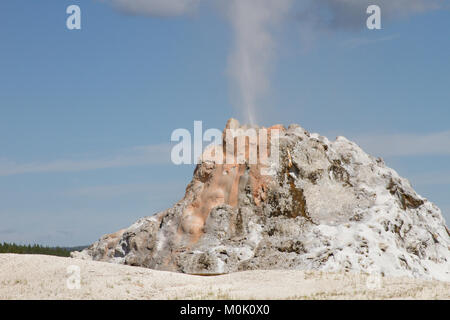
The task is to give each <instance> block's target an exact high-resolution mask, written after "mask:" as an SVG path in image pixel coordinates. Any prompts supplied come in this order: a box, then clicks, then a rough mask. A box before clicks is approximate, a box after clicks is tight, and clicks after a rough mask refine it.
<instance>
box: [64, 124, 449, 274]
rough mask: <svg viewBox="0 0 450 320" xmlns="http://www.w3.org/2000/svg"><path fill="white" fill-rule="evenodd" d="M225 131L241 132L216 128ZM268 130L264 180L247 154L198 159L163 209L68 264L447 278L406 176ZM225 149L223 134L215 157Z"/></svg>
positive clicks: (347, 152)
mask: <svg viewBox="0 0 450 320" xmlns="http://www.w3.org/2000/svg"><path fill="white" fill-rule="evenodd" d="M237 128H243V129H248V127H246V126H240V125H239V123H238V122H237V121H236V120H229V121H228V123H227V127H226V129H237ZM274 129H277V130H279V133H280V137H279V157H278V159H279V161H275V162H273V163H269V165H268V166H269V167H270V168H271V169H272V170H273V172H272V174H271V175H262V174H261V169H263V168H262V167H263V165H261V164H259V163H258V164H250V163H249V161H248V160H249V158H248V153H247V152H246V154H245V160H246V161H244V163H240V164H238V163H236V164H221V163H217V162H215V161H213V160H204V161H202V162H201V163H200V164H199V165H197V167H196V169H195V172H194V177H193V179H192V181H191V183H190V184H189V185H188V186H187V188H186V194H185V196H184V198H183V199H182V200H181V201H179V202H178V203H177V204H175V205H174V206H173V207H172V208H170V209H168V210H166V211H163V212H160V213H158V214H155V215H153V216H150V217H146V218H142V219H140V220H139V221H137V222H136V223H135V224H133V225H132V226H131V227H129V228H127V229H123V230H120V231H118V232H116V233H114V234H111V235H106V236H103V237H102V238H101V239H100V240H99V241H97V242H96V243H94V244H93V245H91V246H90V247H89V248H87V249H85V250H84V251H82V252H74V253H72V257H76V258H83V259H93V260H99V261H109V262H115V263H121V264H127V265H133V266H143V267H148V268H152V269H159V270H171V271H178V272H184V273H193V274H206V273H208V274H218V273H228V272H234V271H241V270H252V269H314V270H323V271H342V270H346V271H357V272H369V273H378V274H382V275H383V274H384V275H389V276H405V275H406V276H413V277H422V278H435V279H439V280H446V281H450V231H449V229H448V228H447V227H446V225H445V221H444V219H443V217H442V214H441V212H440V210H439V208H437V207H436V206H435V205H434V204H432V203H431V202H429V201H428V200H426V199H425V198H423V197H421V196H419V195H418V194H417V193H416V192H415V191H414V190H413V189H412V187H411V185H410V183H409V182H408V181H407V180H406V179H404V178H402V177H400V176H399V175H398V174H397V173H396V172H395V171H394V170H392V169H390V168H388V167H387V166H386V165H385V164H384V162H383V160H382V159H380V158H378V159H377V158H374V157H372V156H370V155H368V154H366V153H365V152H364V151H363V150H361V148H359V147H358V146H357V145H356V144H355V143H353V142H351V141H349V140H347V139H345V138H344V137H338V138H337V139H336V140H335V141H329V140H328V139H327V138H325V137H322V136H320V135H318V134H310V133H308V132H307V131H306V130H304V129H303V128H301V127H300V126H298V125H291V126H289V128H287V129H286V128H284V127H283V126H280V125H278V126H274V127H271V128H268V130H267V131H268V133H269V136H270V133H271V132H272V131H273V130H274ZM249 141H250V140H247V141H246V148H248V147H249V145H250V144H251V143H250V142H249ZM227 143H230V141H227V138H226V137H225V132H224V143H223V146H222V147H220V148H217V149H216V151H215V152H223V153H224V154H225V153H226V152H227V151H226V145H227ZM258 147H261V146H260V145H258ZM217 150H218V151H217ZM207 151H208V152H211V150H206V151H205V152H207ZM247 151H248V150H247ZM213 153H214V152H213ZM206 158H207V157H204V159H206Z"/></svg>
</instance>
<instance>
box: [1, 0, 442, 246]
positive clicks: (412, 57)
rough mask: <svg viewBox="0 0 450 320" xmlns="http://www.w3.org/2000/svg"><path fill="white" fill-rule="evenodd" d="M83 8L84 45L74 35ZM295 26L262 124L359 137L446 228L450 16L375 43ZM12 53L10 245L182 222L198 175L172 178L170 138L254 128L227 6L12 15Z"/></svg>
mask: <svg viewBox="0 0 450 320" xmlns="http://www.w3.org/2000/svg"><path fill="white" fill-rule="evenodd" d="M124 1H125V0H124ZM171 1H177V0H171ZM107 2H108V1H107ZM169 2H170V1H169ZM71 4H78V5H79V6H80V7H81V10H82V30H72V31H70V30H68V29H67V28H66V18H67V16H68V15H67V14H66V12H65V11H66V8H67V6H69V5H71ZM292 10H294V9H292ZM299 10H300V9H299ZM292 12H293V11H292ZM363 14H364V13H363ZM295 16H296V15H295V14H292V15H290V16H289V18H288V19H291V20H292V21H289V23H286V24H284V25H283V27H281V28H279V30H278V31H277V32H275V33H274V39H275V44H276V57H275V58H274V59H273V62H272V65H271V70H272V72H271V73H270V80H271V86H270V90H268V92H267V94H266V95H265V96H264V102H263V103H262V105H263V106H262V107H261V109H260V110H258V122H259V123H260V124H263V125H270V124H274V123H283V124H285V125H288V124H290V123H299V124H300V125H302V126H303V127H305V128H306V129H308V130H310V131H312V132H320V133H321V134H323V135H327V136H329V138H334V137H335V136H336V135H344V136H347V137H348V138H350V139H352V140H354V141H356V142H357V143H359V144H360V145H361V146H362V147H363V148H364V149H365V150H366V151H368V152H369V153H372V154H373V155H376V156H382V157H383V158H384V159H385V161H386V162H387V163H388V165H390V166H391V167H393V168H394V169H396V170H397V171H398V172H399V173H400V174H401V175H403V176H405V177H406V178H408V179H409V180H410V181H411V183H412V184H413V186H414V188H415V189H416V190H417V191H418V192H419V193H420V194H421V195H423V196H425V197H427V198H428V199H430V200H431V201H433V202H435V203H436V204H437V205H438V206H439V207H440V208H441V209H442V210H443V212H444V216H445V217H446V220H447V221H449V220H450V197H449V194H450V166H449V163H450V125H449V120H450V89H449V87H450V79H449V77H450V59H449V56H450V37H449V30H450V11H448V9H441V10H435V11H433V10H431V11H424V12H417V13H416V14H405V15H403V16H401V17H393V18H390V19H387V21H384V20H383V29H382V30H375V31H369V30H367V29H365V28H363V27H361V28H358V27H351V28H344V27H342V28H340V27H339V26H316V28H312V30H311V31H310V32H308V33H305V32H306V31H305V25H304V24H303V23H302V21H297V20H296V18H293V17H295ZM300 16H301V15H300ZM362 17H363V18H365V16H364V15H363V16H362ZM299 19H300V18H299ZM313 27H314V26H313ZM0 46H1V48H0V218H1V223H0V241H15V242H21V243H35V242H36V243H42V244H48V245H64V246H70V245H81V244H89V243H91V242H93V241H95V240H96V239H98V238H99V237H100V236H101V235H103V234H105V233H110V232H113V231H116V230H118V229H121V228H123V227H126V226H128V225H130V224H131V223H133V222H134V221H135V220H136V219H137V218H139V217H142V216H146V215H151V214H153V213H155V212H157V211H160V210H163V209H165V208H168V207H170V206H171V205H172V204H173V203H175V202H176V201H177V200H179V199H180V198H181V197H182V196H183V193H184V189H185V187H186V185H187V183H188V182H189V181H190V178H191V175H192V171H193V167H192V166H174V165H172V164H171V163H170V148H169V146H168V145H169V143H170V135H171V133H172V131H173V130H174V129H177V128H187V129H189V130H192V128H193V122H194V120H202V121H203V125H204V127H205V128H222V127H223V126H224V125H225V122H226V120H227V119H228V118H230V117H238V118H241V116H242V112H241V111H240V110H239V108H236V107H235V106H234V105H235V102H234V100H233V98H232V94H230V91H231V89H230V87H231V85H230V78H229V76H228V73H227V68H228V64H229V57H230V51H231V50H232V49H231V48H232V46H233V33H232V30H231V28H230V25H229V23H228V21H227V18H226V15H225V14H223V12H221V11H220V5H219V6H213V5H204V6H200V8H198V9H197V10H196V11H195V12H189V13H188V14H186V15H183V16H177V17H167V16H164V15H159V16H155V15H150V16H148V15H147V16H144V15H136V14H128V13H126V12H123V11H121V10H117V9H115V8H113V7H112V6H110V5H109V4H108V3H105V2H101V1H88V0H84V1H75V0H72V1H65V0H58V1H56V0H41V1H32V2H30V1H24V0H15V1H12V0H6V1H2V2H1V3H0Z"/></svg>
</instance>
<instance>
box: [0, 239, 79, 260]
mask: <svg viewBox="0 0 450 320" xmlns="http://www.w3.org/2000/svg"><path fill="white" fill-rule="evenodd" d="M84 248H85V247H73V248H64V247H46V246H41V245H38V244H34V245H18V244H15V243H6V242H3V243H0V253H17V254H45V255H50V256H59V257H69V256H70V252H72V251H78V250H82V249H84Z"/></svg>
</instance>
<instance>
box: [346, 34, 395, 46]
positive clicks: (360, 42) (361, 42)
mask: <svg viewBox="0 0 450 320" xmlns="http://www.w3.org/2000/svg"><path fill="white" fill-rule="evenodd" d="M398 38H400V35H399V34H393V35H390V36H386V37H378V38H369V37H359V38H352V39H349V40H347V41H345V42H344V43H343V46H344V47H347V48H350V49H354V48H357V47H361V46H366V45H372V44H377V43H380V42H386V41H391V40H395V39H398Z"/></svg>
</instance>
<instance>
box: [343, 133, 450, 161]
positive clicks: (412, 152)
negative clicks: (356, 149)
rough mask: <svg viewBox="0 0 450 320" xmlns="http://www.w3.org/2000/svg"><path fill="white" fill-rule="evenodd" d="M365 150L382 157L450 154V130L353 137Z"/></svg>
mask: <svg viewBox="0 0 450 320" xmlns="http://www.w3.org/2000/svg"><path fill="white" fill-rule="evenodd" d="M352 140H354V141H355V142H356V143H358V144H359V145H360V146H361V147H362V148H363V149H364V150H366V151H367V152H369V153H371V154H373V155H375V156H382V157H395V156H421V155H450V131H444V132H437V133H429V134H414V133H410V134H381V135H359V136H354V137H352Z"/></svg>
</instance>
